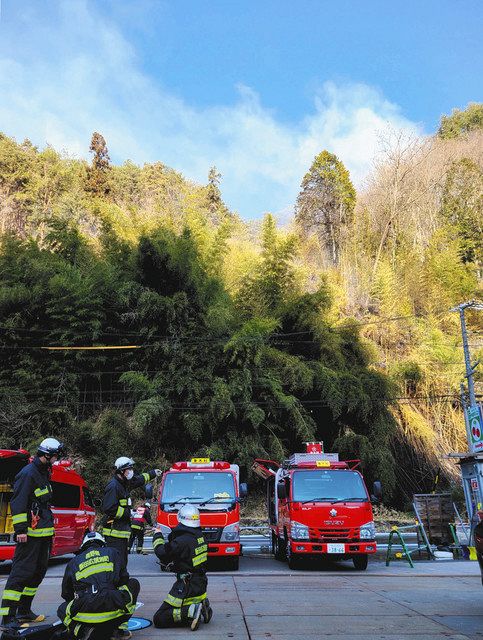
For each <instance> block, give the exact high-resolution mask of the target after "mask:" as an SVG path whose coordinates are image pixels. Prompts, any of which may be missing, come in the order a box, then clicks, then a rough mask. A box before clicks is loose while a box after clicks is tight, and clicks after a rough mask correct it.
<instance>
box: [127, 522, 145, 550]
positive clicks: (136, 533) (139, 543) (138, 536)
mask: <svg viewBox="0 0 483 640" xmlns="http://www.w3.org/2000/svg"><path fill="white" fill-rule="evenodd" d="M135 540H136V553H141V551H142V550H143V545H144V529H143V528H139V529H138V528H136V527H133V528H132V531H131V538H130V540H129V549H130V550H131V551H132V548H133V544H134V541H135Z"/></svg>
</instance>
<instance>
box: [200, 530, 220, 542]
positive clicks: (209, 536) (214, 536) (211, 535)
mask: <svg viewBox="0 0 483 640" xmlns="http://www.w3.org/2000/svg"><path fill="white" fill-rule="evenodd" d="M202 531H203V535H204V537H205V540H206V542H220V538H221V528H220V527H202Z"/></svg>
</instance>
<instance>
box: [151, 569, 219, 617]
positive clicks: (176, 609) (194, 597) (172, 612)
mask: <svg viewBox="0 0 483 640" xmlns="http://www.w3.org/2000/svg"><path fill="white" fill-rule="evenodd" d="M207 584H208V581H207V579H206V576H205V575H203V574H193V575H191V576H190V578H189V579H183V578H182V577H181V576H180V575H178V579H177V580H176V582H175V583H174V584H173V586H172V587H171V590H170V592H169V593H168V595H167V596H166V598H165V600H164V602H163V604H162V605H161V606H160V607H159V609H158V610H157V611H156V613H155V614H154V617H153V623H154V626H155V627H157V628H158V629H163V628H165V627H175V626H178V625H186V624H188V623H189V621H190V619H191V616H190V615H189V610H190V606H191V605H192V604H197V603H202V602H203V601H204V600H205V599H206V587H207Z"/></svg>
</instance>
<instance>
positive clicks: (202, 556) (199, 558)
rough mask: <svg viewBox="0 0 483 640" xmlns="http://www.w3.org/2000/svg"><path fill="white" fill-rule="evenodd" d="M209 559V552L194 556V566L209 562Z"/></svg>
mask: <svg viewBox="0 0 483 640" xmlns="http://www.w3.org/2000/svg"><path fill="white" fill-rule="evenodd" d="M207 561H208V554H207V553H202V554H200V555H199V556H195V557H194V558H193V567H197V566H198V565H199V564H202V563H203V562H207Z"/></svg>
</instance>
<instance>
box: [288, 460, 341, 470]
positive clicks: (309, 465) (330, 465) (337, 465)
mask: <svg viewBox="0 0 483 640" xmlns="http://www.w3.org/2000/svg"><path fill="white" fill-rule="evenodd" d="M317 462H319V464H317ZM320 462H323V463H324V464H320ZM290 468H292V469H348V468H349V465H348V464H347V462H331V461H329V460H320V461H319V460H308V461H307V462H299V463H297V464H293V465H292V464H291V465H290Z"/></svg>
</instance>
